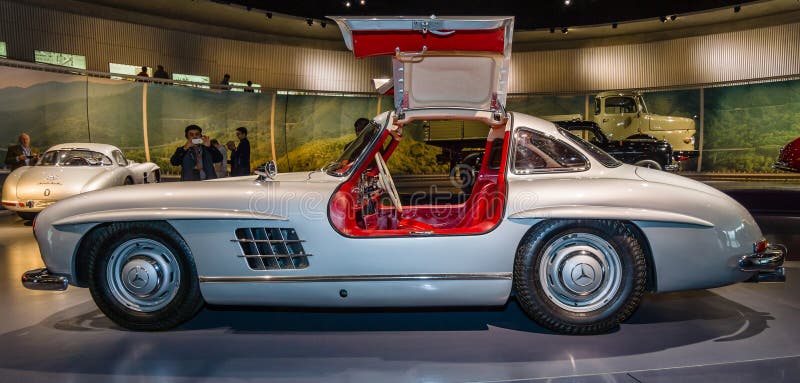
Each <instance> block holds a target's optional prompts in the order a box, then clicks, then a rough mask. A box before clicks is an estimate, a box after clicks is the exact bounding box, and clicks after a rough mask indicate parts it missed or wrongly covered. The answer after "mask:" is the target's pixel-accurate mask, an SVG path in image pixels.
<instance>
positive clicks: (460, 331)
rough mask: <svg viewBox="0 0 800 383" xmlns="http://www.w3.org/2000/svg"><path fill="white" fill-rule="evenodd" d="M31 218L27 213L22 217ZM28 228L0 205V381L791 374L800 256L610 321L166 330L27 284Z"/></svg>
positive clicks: (252, 318) (243, 312) (461, 315)
mask: <svg viewBox="0 0 800 383" xmlns="http://www.w3.org/2000/svg"><path fill="white" fill-rule="evenodd" d="M27 225H30V223H27ZM41 265H42V261H41V259H40V258H39V254H38V250H37V246H36V243H35V242H34V239H33V236H32V234H31V228H30V226H26V223H24V222H23V221H22V220H20V219H19V218H17V217H16V216H14V215H11V214H9V212H0V312H2V318H3V320H2V321H0V345H2V347H0V381H9V382H52V381H79V382H109V381H114V382H140V381H141V382H144V381H147V382H150V381H169V382H197V381H203V382H241V381H259V380H269V381H271V382H320V381H325V382H345V381H359V382H367V381H368V382H510V381H513V382H540V381H541V382H545V381H546V382H558V383H561V382H581V383H583V382H709V381H726V382H754V381H758V382H793V381H796V380H797V376H800V330H798V327H797V323H798V322H799V321H800V294H798V292H797V291H798V288H800V262H789V263H788V264H787V266H788V272H787V274H788V282H787V283H785V284H737V285H732V286H727V287H723V288H718V289H712V290H700V291H693V292H683V293H669V294H660V295H647V296H646V297H645V300H644V302H643V304H642V306H641V307H640V309H639V310H638V311H637V312H636V314H635V315H634V316H633V317H632V318H631V319H630V320H628V321H627V322H626V323H624V324H623V325H622V326H621V327H620V328H619V329H618V330H617V331H615V332H612V333H609V334H605V335H597V336H567V335H558V334H555V333H552V332H550V331H547V330H545V329H543V328H541V327H539V326H537V325H535V324H534V323H533V322H532V321H530V320H529V319H528V318H527V317H526V316H525V315H524V314H523V313H522V311H521V310H520V309H519V307H518V306H517V304H516V302H515V301H514V300H513V299H512V300H510V301H509V303H508V304H507V305H506V306H505V307H499V308H496V309H474V308H465V309H440V310H424V311H420V310H390V311H385V310H364V311H337V312H334V311H325V310H310V311H303V310H286V309H283V310H281V309H272V308H225V307H211V308H206V309H204V310H203V311H202V312H201V313H200V314H199V315H198V316H197V317H196V318H195V319H193V320H192V321H190V322H188V323H186V324H185V325H183V326H181V327H179V328H177V329H175V330H172V331H167V332H159V333H142V332H131V331H127V330H124V329H121V328H119V327H117V326H116V325H114V324H113V323H112V322H111V321H110V320H109V319H107V318H106V317H105V316H104V315H103V314H102V313H101V312H100V311H99V310H98V309H97V307H96V306H95V304H94V303H93V302H92V300H91V297H90V294H89V291H88V290H87V289H79V288H74V287H70V288H69V289H68V290H67V291H64V292H48V291H31V290H26V289H25V288H23V287H22V285H21V284H20V282H19V276H20V275H21V274H22V273H23V272H24V271H26V270H29V269H32V268H36V267H41Z"/></svg>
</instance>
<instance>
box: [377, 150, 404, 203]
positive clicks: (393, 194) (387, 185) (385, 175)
mask: <svg viewBox="0 0 800 383" xmlns="http://www.w3.org/2000/svg"><path fill="white" fill-rule="evenodd" d="M375 163H377V164H378V181H379V183H380V187H381V189H383V190H384V191H386V193H387V194H389V200H390V201H392V205H394V208H395V209H397V212H398V213H403V205H402V204H401V203H400V195H398V194H397V189H396V188H395V187H394V181H392V175H391V174H389V168H387V167H386V162H384V161H383V157H382V156H381V153H380V152H378V153H375Z"/></svg>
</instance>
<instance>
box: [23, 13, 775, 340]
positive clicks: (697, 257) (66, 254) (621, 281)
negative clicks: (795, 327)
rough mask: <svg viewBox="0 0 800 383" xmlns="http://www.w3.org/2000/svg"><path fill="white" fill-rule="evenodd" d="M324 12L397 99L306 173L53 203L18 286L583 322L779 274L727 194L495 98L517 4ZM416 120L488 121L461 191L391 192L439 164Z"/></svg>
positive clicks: (165, 305)
mask: <svg viewBox="0 0 800 383" xmlns="http://www.w3.org/2000/svg"><path fill="white" fill-rule="evenodd" d="M335 20H336V22H337V23H338V24H339V25H340V27H341V29H342V31H343V34H344V36H345V39H346V41H347V45H348V47H350V49H352V50H354V52H355V54H356V55H357V56H359V57H363V56H370V55H378V54H390V55H392V56H393V59H392V60H393V66H394V82H395V96H394V97H395V110H394V111H392V112H386V113H382V114H380V115H378V116H376V117H374V118H373V119H372V121H371V122H370V123H369V125H368V126H367V127H366V128H365V129H364V130H363V131H362V132H361V133H360V134H359V135H358V137H357V138H356V139H355V140H354V141H353V142H351V143H350V144H348V146H347V147H346V148H345V149H344V150H343V152H342V153H341V155H339V156H338V158H335V159H333V161H331V162H330V164H329V165H327V166H326V167H324V168H323V169H321V170H318V171H306V172H298V173H286V174H276V172H275V171H274V169H269V168H271V167H270V166H268V167H267V168H268V170H270V171H268V172H262V174H260V175H259V176H258V177H255V176H252V177H239V178H231V179H225V180H215V181H205V182H184V183H162V184H158V185H136V186H132V187H126V188H115V189H109V190H105V191H97V192H91V193H86V194H81V195H78V196H75V197H72V198H69V199H67V200H64V201H61V202H59V203H58V204H55V205H53V206H51V207H48V208H47V209H45V210H44V211H43V212H42V213H41V214H40V215H39V217H38V219H37V221H36V222H35V225H34V233H35V235H36V238H37V240H38V243H39V248H40V251H41V255H42V258H43V260H44V262H45V264H46V268H44V269H38V270H31V271H29V272H27V273H25V274H24V275H23V277H22V282H23V284H24V285H25V286H26V287H28V288H32V289H53V290H62V289H66V288H67V286H68V285H73V286H77V287H88V288H89V290H90V291H91V294H92V297H93V298H94V300H95V302H96V303H97V306H98V307H99V308H100V309H101V310H102V311H103V312H104V313H105V314H106V315H107V316H108V317H109V318H111V319H112V320H113V321H114V322H116V323H118V324H119V325H121V326H123V327H125V328H129V329H137V330H163V329H168V328H171V327H173V326H176V325H178V324H180V323H182V322H184V321H187V320H189V319H190V318H192V317H193V316H194V315H195V314H196V313H197V312H198V310H200V309H201V308H202V307H203V305H204V304H205V303H209V304H215V305H274V306H283V307H285V306H304V307H422V306H428V307H430V306H459V307H463V306H502V305H504V304H506V303H507V301H508V300H509V297H511V296H515V297H516V298H515V299H516V300H517V301H518V302H519V304H520V306H521V307H522V308H523V310H524V311H525V312H526V313H527V314H528V315H529V316H530V317H531V318H532V319H533V320H535V321H536V322H537V323H539V324H541V325H542V326H544V327H546V328H549V329H552V330H555V331H558V332H563V333H573V334H581V333H583V334H585V333H597V332H604V331H608V330H610V329H613V328H615V327H616V326H618V325H619V324H620V323H621V322H623V321H625V320H626V319H627V318H629V317H630V316H631V315H632V314H633V313H634V311H635V310H636V308H637V306H639V304H640V302H641V300H642V296H643V294H644V293H645V292H646V291H654V292H667V291H677V290H687V289H703V288H709V287H716V286H723V285H727V284H732V283H737V282H741V281H758V280H761V281H767V280H771V281H782V280H783V279H784V271H783V268H782V267H781V265H782V263H783V260H784V256H785V250H784V248H782V247H780V246H773V245H769V244H767V243H766V241H765V240H764V238H763V237H762V233H761V231H760V230H759V227H758V226H757V225H756V223H755V222H754V221H753V218H752V217H751V216H750V214H748V212H747V211H746V210H745V209H744V208H743V207H742V206H741V205H739V204H738V203H736V202H735V201H734V200H732V199H731V198H728V197H727V196H726V195H725V194H722V193H721V192H719V191H717V190H716V189H713V188H711V187H709V186H706V185H704V184H702V183H698V182H695V181H692V180H690V179H687V178H683V177H680V176H677V175H673V174H669V173H666V172H663V171H657V170H653V169H646V168H642V167H636V166H630V165H626V164H622V163H621V162H619V161H617V160H616V159H614V158H613V157H611V156H609V155H608V154H606V153H605V152H603V151H602V150H600V149H598V148H597V147H595V146H593V145H592V144H590V143H589V142H586V141H584V140H582V139H580V138H578V137H576V136H575V135H573V134H570V133H569V132H567V131H565V130H563V129H560V128H558V127H557V126H556V125H554V124H553V123H551V122H547V121H544V120H541V119H538V118H535V117H531V116H527V115H524V114H519V113H512V112H508V111H506V110H504V108H503V104H504V103H505V98H506V89H507V84H508V69H509V59H510V46H511V36H512V25H513V19H512V18H506V17H475V18H470V19H455V18H441V19H436V18H389V17H387V18H335ZM430 120H457V121H473V122H475V121H477V122H480V123H482V124H484V125H485V126H486V142H485V152H484V155H483V159H482V162H481V164H480V169H479V171H478V172H477V179H476V180H475V182H474V185H473V187H472V190H470V191H469V193H468V197H466V199H465V200H458V199H456V200H436V198H428V197H430V195H432V194H439V192H440V191H441V189H437V188H434V187H431V188H430V190H427V191H425V193H422V194H424V195H423V196H421V197H420V196H419V195H415V194H414V193H412V195H411V196H409V195H408V194H403V195H400V194H398V192H397V188H396V187H395V184H394V182H393V180H392V176H391V173H392V171H395V175H397V174H399V173H400V172H403V173H405V174H430V173H431V172H434V171H436V170H437V169H438V170H441V172H442V173H444V174H446V173H447V171H448V169H447V167H446V166H444V165H441V166H444V168H442V169H439V168H436V166H437V165H436V160H435V154H436V153H437V152H438V151H437V150H426V149H425V148H424V145H425V143H424V139H423V137H422V136H421V133H420V132H421V131H422V130H423V129H422V128H423V126H424V125H425V121H430ZM444 125H446V124H444ZM428 160H430V162H431V163H430V164H428V163H422V162H424V161H428ZM415 172H416V173H415ZM401 190H402V189H401ZM415 197H420V198H415ZM431 200H435V201H434V202H431ZM653 201H659V203H657V204H654V203H653Z"/></svg>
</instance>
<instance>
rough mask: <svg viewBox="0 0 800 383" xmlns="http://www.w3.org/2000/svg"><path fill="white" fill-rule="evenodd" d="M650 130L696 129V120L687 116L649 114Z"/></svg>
mask: <svg viewBox="0 0 800 383" xmlns="http://www.w3.org/2000/svg"><path fill="white" fill-rule="evenodd" d="M647 118H648V119H649V120H650V130H694V128H695V127H694V120H693V119H691V118H686V117H672V116H660V115H658V114H648V115H647Z"/></svg>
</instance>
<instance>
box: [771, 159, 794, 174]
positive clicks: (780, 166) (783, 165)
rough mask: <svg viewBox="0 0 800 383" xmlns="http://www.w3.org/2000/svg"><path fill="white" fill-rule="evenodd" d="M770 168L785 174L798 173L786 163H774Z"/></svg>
mask: <svg viewBox="0 0 800 383" xmlns="http://www.w3.org/2000/svg"><path fill="white" fill-rule="evenodd" d="M772 168H773V169H777V170H783V171H787V172H795V173H797V172H800V169H795V168H793V167H791V166H789V164H787V163H786V162H783V161H778V162H776V163H774V164H773V165H772Z"/></svg>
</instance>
